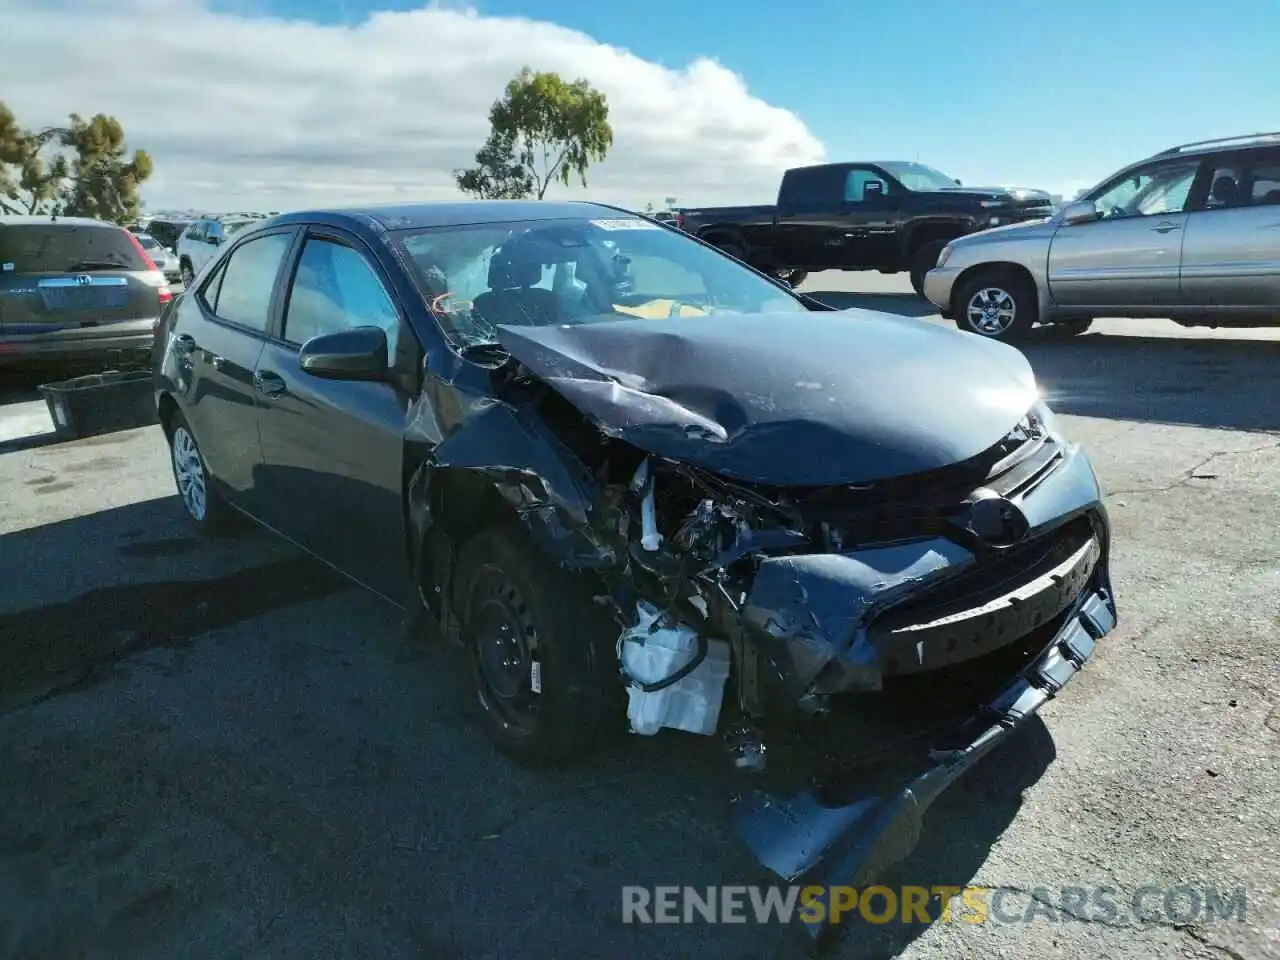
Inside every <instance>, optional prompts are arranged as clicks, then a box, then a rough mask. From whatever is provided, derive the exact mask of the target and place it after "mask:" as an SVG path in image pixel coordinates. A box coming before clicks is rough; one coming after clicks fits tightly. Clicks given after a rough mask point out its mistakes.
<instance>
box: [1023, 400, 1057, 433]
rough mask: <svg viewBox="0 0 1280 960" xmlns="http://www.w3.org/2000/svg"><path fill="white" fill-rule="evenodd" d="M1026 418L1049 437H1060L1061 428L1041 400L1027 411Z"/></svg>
mask: <svg viewBox="0 0 1280 960" xmlns="http://www.w3.org/2000/svg"><path fill="white" fill-rule="evenodd" d="M1027 416H1028V417H1029V418H1030V419H1031V420H1033V421H1034V422H1035V424H1036V425H1038V426H1039V427H1040V429H1041V430H1043V431H1044V432H1045V433H1046V434H1048V435H1049V436H1051V437H1061V436H1062V428H1061V427H1060V426H1059V424H1058V418H1057V416H1056V415H1055V414H1054V412H1053V411H1052V410H1050V409H1049V405H1048V404H1047V403H1045V402H1044V401H1043V400H1037V401H1036V402H1035V403H1033V404H1032V405H1031V409H1030V410H1028V411H1027Z"/></svg>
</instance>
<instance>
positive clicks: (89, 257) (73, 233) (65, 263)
mask: <svg viewBox="0 0 1280 960" xmlns="http://www.w3.org/2000/svg"><path fill="white" fill-rule="evenodd" d="M108 264H116V265H118V266H119V269H121V270H146V269H148V268H147V265H146V263H145V262H144V261H143V259H142V256H141V255H140V254H139V253H138V250H137V248H136V247H135V246H134V245H133V240H132V238H131V237H130V236H129V234H128V232H126V231H125V230H122V229H120V228H119V227H111V226H97V225H90V224H72V223H37V224H12V223H10V224H0V270H3V271H4V272H6V273H67V272H70V271H79V270H85V271H88V270H103V269H110V267H109V266H106V265H108Z"/></svg>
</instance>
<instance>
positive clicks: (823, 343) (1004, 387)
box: [499, 310, 1036, 486]
mask: <svg viewBox="0 0 1280 960" xmlns="http://www.w3.org/2000/svg"><path fill="white" fill-rule="evenodd" d="M499 339H500V340H501V342H502V345H503V346H504V347H505V348H506V349H507V350H508V351H510V353H511V355H512V356H513V357H514V358H515V359H517V360H519V361H520V362H521V363H523V364H524V365H525V367H527V368H528V369H529V371H530V372H531V373H533V374H534V375H535V376H536V377H538V378H540V379H541V380H543V381H544V382H545V383H547V384H548V385H549V386H550V387H552V388H553V389H555V390H556V391H557V392H559V393H560V394H561V395H562V396H564V397H565V399H567V400H568V401H569V402H570V403H572V404H573V405H574V406H575V407H577V408H578V409H579V410H580V411H582V413H584V414H585V415H586V416H587V417H589V418H590V419H591V420H593V421H594V422H595V423H596V424H597V425H598V426H599V427H600V428H601V429H602V430H603V431H604V432H605V433H607V434H609V435H611V436H616V437H619V438H621V439H623V440H626V441H627V442H629V443H631V444H633V445H635V446H636V447H639V448H640V449H641V450H645V451H647V452H649V453H652V454H655V455H657V456H662V457H669V458H671V459H674V460H680V461H683V462H685V463H690V464H695V465H698V466H701V467H704V468H706V469H708V470H711V471H714V472H716V473H719V474H723V475H725V476H729V477H736V478H737V479H740V480H745V481H749V482H754V483H760V484H767V485H776V486H828V485H835V484H842V483H859V482H870V481H874V480H881V479H885V478H888V477H895V476H904V475H907V474H912V473H919V472H921V471H925V470H932V469H936V468H938V467H943V466H947V465H949V464H952V463H956V462H958V461H960V460H965V459H968V458H970V457H973V456H976V455H977V454H979V453H981V452H982V451H983V450H985V449H987V448H988V447H990V446H992V445H994V444H995V443H997V442H998V441H999V440H1000V439H1001V438H1002V437H1003V436H1004V435H1005V434H1006V433H1008V432H1009V431H1010V430H1011V429H1012V428H1013V427H1014V426H1015V425H1016V424H1017V422H1018V420H1019V418H1021V417H1022V415H1023V414H1025V413H1026V411H1027V409H1028V408H1029V407H1030V406H1031V404H1032V403H1033V402H1034V400H1035V395H1036V388H1035V380H1034V377H1033V375H1032V371H1031V367H1030V365H1029V364H1028V363H1027V361H1026V358H1025V357H1023V355H1022V354H1021V353H1020V352H1018V351H1017V350H1016V349H1014V348H1012V347H1009V346H1006V345H1004V344H1000V343H995V342H993V341H989V340H984V339H983V338H981V337H978V336H975V335H973V334H969V333H962V332H961V331H958V330H950V329H946V328H943V327H939V326H935V325H934V324H931V323H927V322H925V321H920V320H911V319H907V318H903V317H896V316H891V315H888V314H881V313H875V312H871V311H863V310H845V311H832V312H825V311H816V312H806V313H801V314H791V313H787V314H741V315H719V316H707V317H673V318H670V319H660V320H648V319H635V320H631V319H627V320H614V321H608V322H601V323H592V324H583V325H562V326H552V327H525V326H521V327H514V326H502V327H499Z"/></svg>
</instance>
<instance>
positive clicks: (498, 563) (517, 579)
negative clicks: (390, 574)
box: [453, 523, 626, 766]
mask: <svg viewBox="0 0 1280 960" xmlns="http://www.w3.org/2000/svg"><path fill="white" fill-rule="evenodd" d="M453 596H454V604H455V607H454V609H455V610H456V611H457V612H458V617H459V620H460V621H461V626H462V638H463V643H464V645H465V647H466V652H467V659H468V661H469V663H470V667H471V677H472V681H473V683H474V685H475V692H476V697H477V700H478V703H479V707H480V715H481V718H482V719H481V722H482V725H483V727H484V730H485V733H486V734H487V735H488V737H489V739H490V740H491V741H492V742H493V743H494V745H495V746H497V747H498V749H499V750H501V751H502V752H503V753H505V754H506V755H507V756H509V757H511V758H512V759H514V760H516V761H517V762H519V763H522V764H525V765H529V766H544V765H549V764H554V763H559V762H561V761H567V760H570V759H578V758H581V757H583V756H586V755H589V754H591V753H592V752H594V750H595V749H596V748H598V747H599V746H601V745H602V744H603V743H604V742H605V741H606V740H607V739H612V738H613V737H614V736H615V735H618V734H621V733H622V732H623V731H624V730H625V726H624V720H625V717H626V709H625V691H624V688H623V684H622V680H621V674H620V671H619V668H618V661H617V638H618V634H619V631H620V628H619V627H618V625H617V624H616V623H615V622H614V621H613V619H612V618H611V617H609V616H607V615H606V614H605V613H604V612H603V611H602V610H601V609H600V608H599V607H597V606H596V605H595V603H593V602H592V599H591V597H590V596H589V594H588V592H587V590H586V589H585V586H584V584H583V583H582V582H581V581H580V580H578V579H576V578H575V577H574V576H573V575H572V574H570V573H568V572H567V571H565V570H562V569H561V568H560V567H558V566H556V565H555V564H554V563H553V562H552V561H551V560H549V559H548V558H547V557H546V555H545V554H544V553H543V552H542V551H541V550H540V549H539V548H538V546H537V545H536V544H534V543H533V541H532V540H531V539H530V537H529V535H528V533H526V532H525V530H524V528H523V527H521V526H519V525H517V524H515V523H506V524H502V525H500V526H496V527H491V528H489V529H487V530H484V531H482V532H481V533H479V534H477V535H476V536H475V537H474V538H473V539H471V540H469V541H468V542H467V543H466V544H464V545H463V547H462V551H461V553H460V555H459V557H458V566H457V569H456V574H455V579H454V594H453ZM499 653H501V654H503V656H502V657H501V658H499V657H498V656H497V654H499ZM534 663H536V664H537V676H538V677H539V678H540V680H541V689H540V692H536V693H535V692H534V691H533V689H532V687H533V683H532V677H533V676H534V667H533V664H534Z"/></svg>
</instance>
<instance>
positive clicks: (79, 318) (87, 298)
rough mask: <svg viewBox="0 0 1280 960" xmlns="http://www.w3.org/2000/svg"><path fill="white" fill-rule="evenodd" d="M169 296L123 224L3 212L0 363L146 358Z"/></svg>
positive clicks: (111, 362)
mask: <svg viewBox="0 0 1280 960" xmlns="http://www.w3.org/2000/svg"><path fill="white" fill-rule="evenodd" d="M171 299H172V294H171V293H170V291H169V287H168V286H167V285H166V284H165V281H164V277H163V276H162V275H161V274H160V271H159V270H157V269H156V265H155V263H154V262H153V261H152V260H151V258H150V257H149V256H148V255H147V252H146V250H144V249H143V247H142V245H141V243H140V242H139V238H138V237H136V236H135V235H133V234H132V233H130V232H129V231H128V230H125V229H124V228H123V227H119V226H116V225H115V224H112V223H106V222H104V221H102V220H88V219H78V218H75V217H58V218H53V217H44V216H31V217H23V216H0V366H5V367H13V366H17V365H20V364H31V363H35V362H57V363H62V362H71V361H74V362H82V361H88V362H94V363H102V364H103V365H104V366H118V365H121V364H124V363H126V362H129V361H133V362H137V361H139V360H143V361H145V360H146V359H148V358H149V357H150V354H151V343H152V337H153V336H154V330H153V328H154V325H155V322H156V319H157V318H158V317H159V315H160V311H161V309H162V308H163V307H164V306H165V304H167V303H168V302H169V301H170V300H171Z"/></svg>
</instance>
